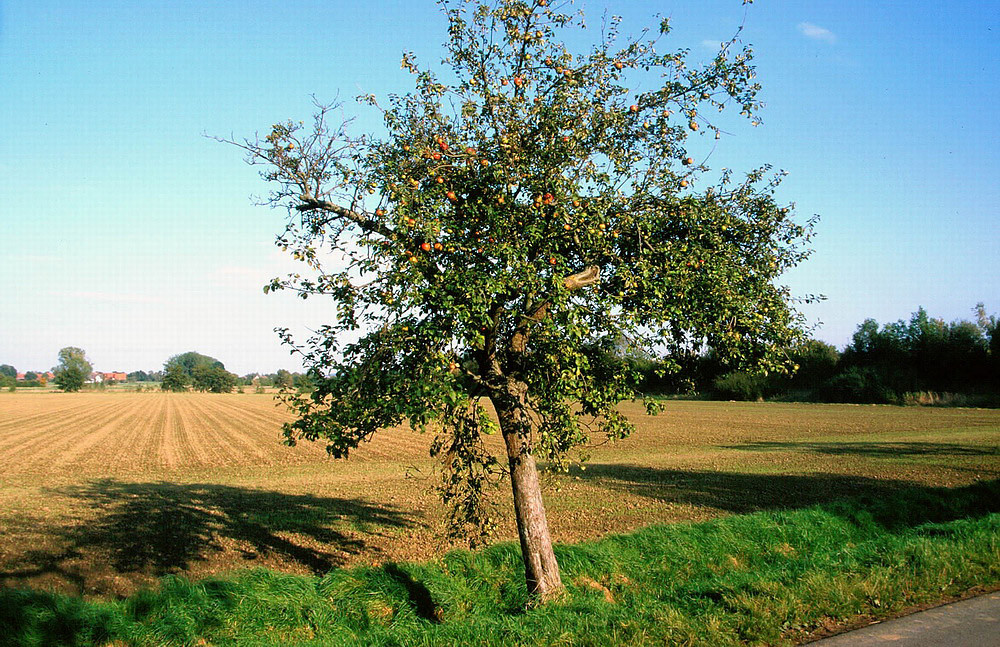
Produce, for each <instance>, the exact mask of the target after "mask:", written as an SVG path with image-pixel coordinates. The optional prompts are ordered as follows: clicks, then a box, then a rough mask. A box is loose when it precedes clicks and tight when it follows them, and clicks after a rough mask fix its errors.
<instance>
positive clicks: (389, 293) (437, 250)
mask: <svg viewBox="0 0 1000 647" xmlns="http://www.w3.org/2000/svg"><path fill="white" fill-rule="evenodd" d="M560 5H562V3H560ZM441 6H442V8H443V12H444V15H445V18H446V20H447V29H448V32H447V33H448V40H447V42H446V44H445V48H446V51H447V55H446V58H445V59H444V61H443V65H442V66H441V70H440V72H435V71H432V69H431V68H429V67H425V66H422V65H420V64H418V62H417V61H416V60H415V57H414V56H413V55H412V54H410V53H405V54H404V55H403V59H402V66H403V68H404V69H405V70H407V71H409V72H410V73H412V75H413V80H414V85H415V89H414V90H413V91H412V92H410V93H407V94H404V95H389V96H387V97H384V98H378V97H376V96H374V95H366V96H364V97H360V100H361V101H363V102H364V103H366V104H368V105H371V106H374V107H375V108H376V109H378V110H379V111H381V114H382V116H383V118H384V125H385V133H384V134H383V135H381V136H375V135H367V134H354V133H352V132H351V125H350V122H349V121H348V122H344V123H336V122H334V121H333V116H334V115H335V114H336V112H335V108H339V106H331V105H322V104H321V105H318V111H317V113H316V115H315V117H314V119H313V121H312V123H311V124H309V125H308V126H306V125H305V124H303V123H301V122H293V121H287V122H281V123H277V124H275V125H274V126H273V127H272V128H271V131H270V133H268V134H267V135H266V136H265V137H263V138H255V139H250V140H244V141H240V142H236V141H232V142H230V143H235V144H237V145H239V146H241V147H242V148H243V149H244V150H245V151H246V152H247V159H248V161H249V162H251V163H254V164H263V165H265V169H264V171H263V172H262V176H263V177H264V179H265V180H267V181H268V182H269V183H270V184H271V187H272V189H273V191H272V193H271V195H270V198H269V199H268V202H269V204H271V205H272V206H281V207H285V208H287V209H288V212H289V214H290V218H289V220H288V223H287V227H286V229H285V231H284V233H283V234H282V235H280V236H279V238H278V240H277V243H278V245H279V247H280V248H281V249H283V250H286V251H288V252H289V253H290V254H292V255H293V256H294V257H295V258H296V259H299V260H301V261H303V262H304V263H305V264H306V265H307V266H308V268H309V270H310V271H307V272H305V273H301V274H296V275H293V276H289V277H286V278H278V279H275V280H274V281H272V282H271V283H270V284H269V285H267V286H266V287H265V291H270V290H293V291H295V292H297V293H298V294H300V295H301V296H303V297H308V296H314V295H320V296H323V297H325V298H329V299H332V300H333V301H334V302H335V303H336V304H337V306H338V316H337V318H336V320H335V321H333V322H330V323H328V324H326V325H324V326H322V327H321V328H319V329H318V330H317V331H316V333H315V335H313V336H312V337H311V338H310V339H308V340H307V341H305V343H304V344H299V343H297V342H296V340H294V339H293V338H292V336H291V335H290V334H289V333H288V332H287V331H282V338H283V340H284V341H285V342H287V343H289V344H291V345H292V346H293V348H296V349H297V351H298V352H300V353H301V354H302V358H303V361H304V364H305V366H306V367H307V368H308V369H309V376H310V378H311V380H312V382H313V383H314V385H315V387H316V388H315V389H314V390H313V391H312V392H310V393H306V394H301V395H289V396H287V399H286V401H287V402H288V404H289V405H290V406H292V407H293V409H294V410H295V411H296V413H297V419H296V420H295V421H294V422H291V423H289V424H288V425H286V427H285V434H286V438H287V441H288V442H289V443H292V444H294V443H295V442H296V441H297V440H299V439H308V440H320V439H322V440H323V441H324V442H325V443H326V445H327V449H328V451H329V452H330V453H331V454H332V455H334V456H338V457H340V456H347V455H348V453H349V452H350V451H351V450H352V449H353V448H355V447H357V446H358V445H359V443H361V442H363V441H365V440H368V439H369V438H371V437H372V435H373V434H375V433H376V432H377V431H378V430H379V429H381V428H384V427H390V426H393V425H397V424H400V423H402V422H408V423H409V424H410V425H412V426H413V427H414V428H415V429H418V430H421V431H423V430H432V431H434V432H435V433H436V434H437V439H436V440H435V442H434V444H433V450H432V451H433V453H434V454H435V455H436V456H438V457H439V458H440V459H441V462H442V466H443V470H442V481H441V486H440V491H441V494H442V497H443V499H444V500H445V501H446V502H447V503H448V504H449V509H450V511H451V514H450V520H451V522H452V523H451V527H452V528H453V529H455V530H456V532H458V531H460V532H462V533H463V534H468V535H471V536H472V537H473V538H474V539H475V538H482V537H483V536H484V534H483V533H485V532H486V531H488V529H489V528H490V527H491V524H492V519H493V516H492V514H491V508H490V506H489V505H487V499H488V497H487V495H486V493H487V492H488V491H489V487H488V486H489V485H490V484H492V483H494V482H495V481H496V480H497V479H498V478H499V477H501V476H504V475H509V476H510V478H511V482H512V486H513V494H514V508H515V515H516V518H517V521H518V529H519V535H520V538H521V546H522V552H523V556H524V561H525V568H526V575H527V583H528V587H529V589H530V590H532V591H534V592H536V593H538V594H540V595H542V596H543V597H545V596H548V595H550V594H551V593H552V592H554V591H557V590H558V589H559V587H560V579H559V574H558V567H557V565H556V563H555V558H554V556H553V554H552V551H551V546H550V541H549V535H548V529H547V522H546V520H545V515H544V510H543V508H542V503H541V494H540V489H539V485H538V478H537V472H536V468H535V461H536V459H540V460H544V461H546V462H547V463H548V464H550V465H552V466H555V467H559V466H564V465H566V461H567V460H568V458H569V457H570V456H571V451H572V450H573V449H574V448H579V447H581V446H584V445H586V444H587V443H588V442H591V441H592V440H595V439H600V438H612V439H614V438H621V437H623V436H625V435H626V434H628V433H629V432H630V431H631V429H632V424H631V423H630V422H629V421H628V420H627V419H626V418H625V417H624V416H623V415H622V414H621V413H620V412H619V411H618V409H617V408H616V405H617V403H618V402H620V401H621V400H623V399H626V398H630V397H632V396H633V394H634V388H635V384H636V375H635V373H634V372H632V371H630V370H628V369H627V367H626V365H625V364H624V363H621V362H615V361H614V360H613V355H610V354H609V353H608V352H607V351H609V350H613V349H616V348H621V347H623V346H624V347H627V348H634V349H642V350H643V351H645V352H648V353H650V354H657V353H661V354H662V353H663V352H664V351H667V350H671V349H678V348H691V347H693V346H703V345H705V344H708V345H710V346H711V347H712V348H714V349H715V350H716V351H717V352H718V353H720V356H722V357H724V358H725V360H726V361H727V362H730V363H731V364H732V365H733V366H734V367H743V368H752V369H754V370H761V371H780V370H785V367H786V364H787V361H786V359H785V357H784V356H783V353H782V349H784V348H788V347H790V346H792V345H794V344H795V343H797V342H798V341H800V340H801V339H802V329H801V317H800V316H799V315H798V314H797V313H796V312H795V311H794V309H793V308H792V307H791V305H790V302H791V296H790V294H789V291H788V289H787V288H786V287H783V286H782V285H781V284H780V283H779V277H780V276H781V274H782V273H783V272H784V271H785V270H787V269H788V268H790V267H792V266H794V265H796V264H798V263H799V262H800V261H802V260H803V259H804V258H805V257H806V256H807V254H808V250H807V248H806V243H807V241H808V239H809V237H810V235H811V223H810V222H806V223H804V224H800V223H797V222H796V221H795V220H794V218H793V213H792V209H791V207H790V206H789V205H781V204H778V202H777V201H776V198H775V190H776V187H777V186H778V183H779V181H780V177H781V174H780V173H777V174H772V173H771V172H770V169H769V168H768V167H766V166H765V167H762V168H760V169H757V170H754V171H752V172H750V173H749V174H748V175H747V176H746V177H745V178H742V179H737V178H736V177H735V175H734V174H732V173H731V172H729V171H720V172H716V173H714V178H715V179H714V180H711V181H710V180H709V178H710V177H713V173H712V172H711V169H709V168H708V166H707V165H706V164H704V163H702V162H699V161H696V160H695V159H694V158H693V157H692V156H691V154H689V153H688V151H687V149H686V148H685V142H686V140H687V138H688V137H690V136H702V135H704V134H706V133H710V134H711V135H714V136H716V137H720V136H721V133H720V131H719V130H718V129H717V127H716V126H715V125H714V124H713V123H712V121H711V119H710V115H711V114H712V113H714V112H716V111H720V110H726V109H733V110H735V111H738V112H740V113H742V114H743V115H744V116H746V117H747V118H749V119H751V120H756V119H757V110H758V108H759V103H758V99H757V92H758V90H759V86H758V85H757V83H756V82H755V81H754V74H755V73H754V68H753V66H752V64H751V61H752V52H751V50H750V49H749V48H748V47H744V46H743V45H742V44H741V43H740V42H739V41H738V40H736V39H735V38H734V39H733V40H732V41H730V42H728V43H725V44H723V45H722V47H721V48H720V50H719V51H718V53H717V54H716V56H715V57H714V58H713V59H712V60H711V61H710V62H708V63H707V64H705V65H695V64H692V63H691V62H690V61H689V60H688V52H687V50H685V49H682V48H679V49H674V50H667V49H659V48H660V46H661V44H660V43H659V42H658V41H659V40H661V39H662V38H663V37H665V36H666V35H667V34H668V32H669V30H670V27H669V23H668V21H666V20H664V21H662V22H661V24H660V25H659V29H658V30H656V33H654V34H648V33H644V34H642V35H641V36H640V37H639V38H636V39H631V38H628V39H626V38H623V37H621V35H620V34H619V22H618V19H617V18H612V19H611V20H610V22H609V24H608V25H606V27H605V29H604V30H603V32H602V34H601V36H600V39H599V42H598V43H597V44H596V45H595V46H594V47H593V48H592V49H591V50H589V51H582V52H571V51H570V50H569V49H568V48H567V46H566V45H565V44H564V34H565V33H566V32H567V31H569V30H573V29H576V28H584V23H583V19H582V16H575V15H570V14H566V13H563V12H562V11H561V10H560V9H557V8H554V7H550V6H549V4H548V3H547V2H545V1H544V0H531V1H529V2H525V1H522V0H497V1H494V2H471V3H454V4H453V3H449V2H442V3H441ZM640 78H641V79H642V84H643V85H644V86H646V87H647V88H648V89H645V90H643V91H637V90H635V89H634V88H636V87H638V85H639V79H640ZM650 80H653V81H654V82H655V85H653V86H652V87H649V82H650ZM702 182H704V183H705V184H706V185H705V186H704V187H703V188H701V189H699V190H696V188H695V187H696V186H697V185H699V184H701V183H702ZM330 259H335V261H336V262H335V263H333V264H331V263H329V262H328V261H329V260H330ZM355 339H356V341H355ZM609 358H611V359H609ZM650 406H651V407H652V406H653V405H652V403H650ZM491 408H492V410H493V413H491V411H490V409H491ZM494 413H495V417H494ZM498 430H499V431H500V433H501V434H502V436H503V439H504V444H505V448H506V456H505V457H497V456H494V455H493V454H492V453H491V452H490V451H489V450H488V449H487V448H486V446H485V445H484V443H483V437H484V436H485V435H488V434H493V433H496V432H497V431H498ZM504 459H506V460H504Z"/></svg>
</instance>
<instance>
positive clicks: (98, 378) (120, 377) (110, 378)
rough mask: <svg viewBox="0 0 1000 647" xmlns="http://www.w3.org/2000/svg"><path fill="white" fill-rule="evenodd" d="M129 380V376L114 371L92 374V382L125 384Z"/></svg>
mask: <svg viewBox="0 0 1000 647" xmlns="http://www.w3.org/2000/svg"><path fill="white" fill-rule="evenodd" d="M127 379H128V374H126V373H123V372H121V371H112V372H110V373H101V372H99V371H98V372H94V373H91V374H90V381H91V382H98V383H100V382H124V381H125V380H127Z"/></svg>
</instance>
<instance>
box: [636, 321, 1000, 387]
mask: <svg viewBox="0 0 1000 647" xmlns="http://www.w3.org/2000/svg"><path fill="white" fill-rule="evenodd" d="M975 312H976V317H975V320H974V321H967V320H962V321H955V322H952V323H946V322H945V321H943V320H941V319H935V318H932V317H930V316H929V315H928V314H927V311H926V310H924V309H923V308H919V309H918V310H917V311H916V312H914V313H913V314H912V316H911V317H910V319H909V321H903V320H900V321H896V322H894V323H887V324H884V325H881V326H880V325H879V324H878V322H876V321H875V320H874V319H866V320H865V321H864V322H863V323H861V324H860V325H859V326H858V328H857V330H856V331H855V333H854V335H853V337H852V339H851V343H850V344H848V345H847V346H846V347H845V348H844V350H843V351H838V350H837V348H835V347H834V346H832V345H830V344H827V343H824V342H822V341H818V340H810V341H808V342H806V343H805V344H803V345H802V346H800V347H798V348H794V349H789V350H788V356H789V359H790V360H791V361H792V363H793V364H794V365H795V366H796V367H797V370H795V371H794V372H792V373H791V374H787V375H785V374H771V375H760V374H751V373H745V372H739V371H730V370H728V369H727V367H726V366H725V365H724V364H723V363H721V362H720V361H719V360H718V357H717V355H716V354H715V353H713V352H712V351H711V350H710V349H709V350H708V351H706V352H691V353H687V354H679V355H677V354H675V355H673V356H670V357H668V358H666V359H661V360H654V359H651V358H636V357H626V360H625V361H627V362H628V363H629V364H630V365H631V367H632V368H633V369H634V370H636V371H637V372H638V374H639V376H640V379H641V382H640V390H641V391H643V392H645V393H651V394H675V395H677V394H700V395H703V396H709V397H714V398H719V399H729V400H758V399H763V398H774V399H791V400H807V401H820V402H852V403H879V404H904V403H906V402H907V401H918V402H925V401H926V402H928V403H933V402H934V401H936V400H939V399H941V398H942V394H952V395H955V394H960V395H962V396H963V397H961V398H957V399H954V398H953V399H952V400H951V401H954V402H956V403H969V404H977V405H985V406H1000V334H998V328H1000V321H998V319H997V317H996V316H987V314H986V311H985V308H984V306H983V305H982V304H979V305H978V306H977V307H976V310H975ZM671 367H673V368H674V369H675V370H670V369H671ZM945 401H946V403H947V401H948V398H945Z"/></svg>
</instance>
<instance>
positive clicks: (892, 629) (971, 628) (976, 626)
mask: <svg viewBox="0 0 1000 647" xmlns="http://www.w3.org/2000/svg"><path fill="white" fill-rule="evenodd" d="M887 645H892V646H893V647H1000V592H997V593H989V594H987V595H982V596H980V597H978V598H971V599H969V600H963V601H961V602H955V603H952V604H946V605H944V606H940V607H935V608H933V609H928V610H926V611H920V612H917V613H914V614H912V615H908V616H904V617H902V618H896V619H895V620H887V621H885V622H880V623H878V624H874V625H869V626H867V627H864V628H862V629H857V630H855V631H848V632H847V633H843V634H839V635H837V636H833V637H831V638H824V639H822V640H817V641H816V642H813V643H810V647H884V646H887Z"/></svg>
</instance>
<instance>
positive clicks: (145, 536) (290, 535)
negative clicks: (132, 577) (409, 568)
mask: <svg viewBox="0 0 1000 647" xmlns="http://www.w3.org/2000/svg"><path fill="white" fill-rule="evenodd" d="M52 493H53V494H55V495H58V496H63V497H68V498H71V499H76V500H77V501H82V502H83V503H84V504H85V505H86V506H87V507H88V508H90V509H94V510H95V514H94V516H93V518H87V519H85V520H83V521H82V522H77V523H67V524H66V525H65V526H62V527H57V528H53V529H51V530H49V531H47V534H50V535H52V536H53V538H54V539H55V540H56V541H55V544H56V545H58V546H60V547H62V548H61V549H60V550H58V551H52V550H33V551H31V550H29V551H26V552H25V554H24V556H23V558H22V559H20V560H19V567H18V568H16V569H13V570H3V571H0V582H4V583H7V584H10V583H16V582H17V581H25V580H29V579H32V578H36V577H39V576H45V575H54V576H57V579H63V580H64V581H68V582H70V583H72V584H73V585H74V587H75V588H77V589H78V590H79V591H80V592H84V591H88V592H89V591H91V590H98V591H100V587H99V586H95V583H94V582H92V581H89V579H88V577H87V575H85V574H83V573H84V571H83V570H82V569H81V568H80V567H78V566H77V564H76V563H77V562H79V561H81V558H83V561H85V562H88V563H87V564H86V565H85V567H86V568H91V569H92V568H94V564H93V561H94V560H95V559H96V560H106V561H107V564H104V565H103V567H104V569H105V571H107V570H108V569H109V568H110V570H111V571H112V572H113V573H115V574H127V573H142V574H146V575H154V576H160V575H165V574H168V573H176V572H179V571H183V570H186V569H188V568H189V567H190V566H191V565H192V564H193V563H195V562H199V561H203V560H207V559H210V558H211V557H212V554H213V553H222V552H224V551H232V552H233V553H234V555H233V556H234V557H236V558H237V559H239V558H240V557H242V559H243V560H246V561H248V562H251V561H252V560H256V559H257V558H259V557H273V558H278V559H279V560H282V561H285V562H292V563H295V564H299V565H301V566H304V567H306V568H308V569H309V570H311V571H312V572H314V573H325V572H326V571H328V570H330V569H331V568H334V567H336V566H339V565H341V564H342V563H344V560H345V558H346V557H347V556H348V555H350V554H355V553H359V552H362V551H363V550H366V549H367V547H366V544H365V542H364V541H363V540H362V539H360V538H359V536H361V535H363V534H364V533H365V532H369V531H368V530H367V528H366V527H367V526H371V527H372V529H371V531H370V532H376V531H377V529H378V528H379V527H381V528H386V527H390V528H391V527H404V526H410V525H413V524H414V521H413V520H412V519H411V518H410V517H409V516H407V515H406V514H404V513H402V512H400V511H398V510H394V509H392V508H389V507H386V506H377V505H372V504H368V503H365V502H363V501H361V500H358V499H341V498H332V497H317V496H312V495H299V494H286V493H283V492H275V491H269V490H259V489H254V488H242V487H233V486H228V485H217V484H176V483H167V482H157V483H126V482H121V481H116V480H113V479H104V480H98V481H93V482H91V483H88V484H86V485H82V486H74V487H68V488H62V489H59V490H53V491H52ZM352 529H358V530H360V532H352ZM230 559H231V558H230Z"/></svg>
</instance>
